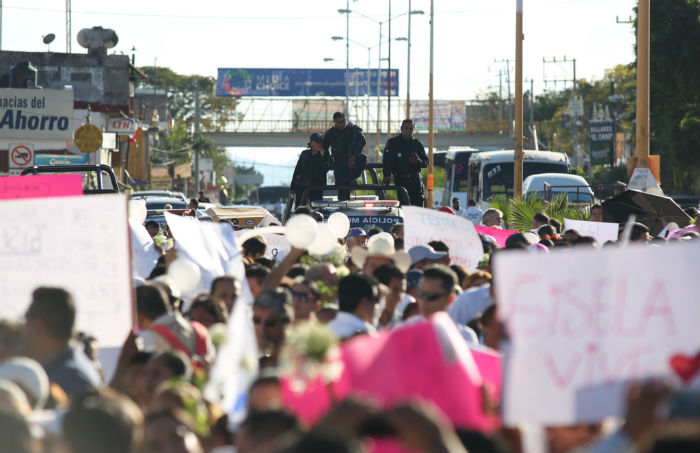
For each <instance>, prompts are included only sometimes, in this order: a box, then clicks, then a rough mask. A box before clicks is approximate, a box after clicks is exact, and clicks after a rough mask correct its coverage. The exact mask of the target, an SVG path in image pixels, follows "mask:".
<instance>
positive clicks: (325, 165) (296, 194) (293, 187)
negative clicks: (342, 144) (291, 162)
mask: <svg viewBox="0 0 700 453" xmlns="http://www.w3.org/2000/svg"><path fill="white" fill-rule="evenodd" d="M330 167H331V159H330V156H329V155H328V153H327V152H326V150H324V149H323V136H322V135H321V134H319V133H318V132H315V133H313V134H311V137H310V138H309V143H308V148H307V149H305V150H304V151H302V152H301V155H299V160H298V161H297V166H296V167H295V168H294V174H293V175H292V182H291V184H290V190H289V196H290V197H292V198H294V207H295V208H296V207H297V206H299V203H301V197H302V195H303V194H304V189H306V188H307V187H311V186H325V185H326V173H328V170H329V169H330ZM321 199H323V191H322V190H312V191H310V192H309V201H313V200H321Z"/></svg>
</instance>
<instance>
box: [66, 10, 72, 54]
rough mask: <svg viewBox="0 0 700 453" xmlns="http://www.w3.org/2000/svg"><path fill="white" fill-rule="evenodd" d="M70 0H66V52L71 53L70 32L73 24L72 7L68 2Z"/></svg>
mask: <svg viewBox="0 0 700 453" xmlns="http://www.w3.org/2000/svg"><path fill="white" fill-rule="evenodd" d="M70 1H71V0H66V53H72V50H73V45H72V41H73V40H72V36H71V35H72V34H73V31H72V29H73V25H72V24H71V15H72V7H71V4H70Z"/></svg>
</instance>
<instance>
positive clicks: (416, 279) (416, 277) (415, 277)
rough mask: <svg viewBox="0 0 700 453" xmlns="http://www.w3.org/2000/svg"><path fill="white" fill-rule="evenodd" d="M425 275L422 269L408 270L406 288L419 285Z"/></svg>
mask: <svg viewBox="0 0 700 453" xmlns="http://www.w3.org/2000/svg"><path fill="white" fill-rule="evenodd" d="M422 277H423V271H422V270H420V269H411V270H410V271H408V272H406V290H407V291H408V290H409V289H413V288H415V287H416V286H418V283H420V279H421V278H422Z"/></svg>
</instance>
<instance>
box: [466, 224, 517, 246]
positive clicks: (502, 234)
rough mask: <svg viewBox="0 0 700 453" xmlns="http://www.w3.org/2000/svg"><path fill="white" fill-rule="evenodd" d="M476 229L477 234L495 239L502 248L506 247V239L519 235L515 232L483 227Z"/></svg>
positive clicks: (478, 226) (479, 226)
mask: <svg viewBox="0 0 700 453" xmlns="http://www.w3.org/2000/svg"><path fill="white" fill-rule="evenodd" d="M474 228H475V229H476V232H477V233H479V234H481V235H483V236H491V237H492V238H494V239H495V240H496V243H497V244H498V246H499V247H501V248H503V247H505V246H506V239H508V238H509V237H510V236H511V235H513V234H515V233H517V231H515V230H501V229H500V228H492V227H487V226H482V225H474Z"/></svg>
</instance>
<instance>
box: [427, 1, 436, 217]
mask: <svg viewBox="0 0 700 453" xmlns="http://www.w3.org/2000/svg"><path fill="white" fill-rule="evenodd" d="M434 29H435V8H434V4H433V0H430V76H429V81H428V83H429V88H428V200H427V202H428V203H427V208H428V209H432V208H433V163H434V160H433V144H434V137H433V53H434V52H433V30H434Z"/></svg>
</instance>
